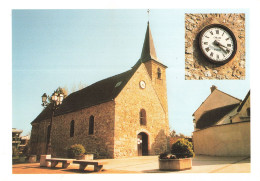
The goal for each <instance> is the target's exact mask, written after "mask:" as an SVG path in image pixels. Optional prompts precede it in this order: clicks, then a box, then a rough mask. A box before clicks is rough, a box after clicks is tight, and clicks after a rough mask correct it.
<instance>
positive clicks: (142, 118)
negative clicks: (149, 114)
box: [140, 109, 146, 125]
mask: <svg viewBox="0 0 260 181" xmlns="http://www.w3.org/2000/svg"><path fill="white" fill-rule="evenodd" d="M140 124H141V125H146V112H145V110H144V109H141V111H140Z"/></svg>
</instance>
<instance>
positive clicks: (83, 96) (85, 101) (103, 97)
mask: <svg viewBox="0 0 260 181" xmlns="http://www.w3.org/2000/svg"><path fill="white" fill-rule="evenodd" d="M135 70H136V69H131V70H129V71H126V72H123V73H121V74H118V75H115V76H112V77H109V78H107V79H104V80H101V81H98V82H96V83H94V84H92V85H90V86H88V87H86V88H84V89H81V90H79V91H77V92H74V93H72V94H70V95H69V96H68V97H67V98H66V99H64V101H63V103H62V104H61V106H60V107H59V109H57V111H56V112H55V116H57V115H61V114H65V113H69V112H73V111H76V110H79V109H83V108H87V107H91V106H94V105H98V104H101V103H104V102H108V101H111V100H113V99H114V98H115V97H116V96H117V95H118V94H119V93H120V92H121V90H122V89H123V88H124V86H125V85H126V83H127V82H128V81H129V79H130V78H131V77H132V75H133V74H134V72H135Z"/></svg>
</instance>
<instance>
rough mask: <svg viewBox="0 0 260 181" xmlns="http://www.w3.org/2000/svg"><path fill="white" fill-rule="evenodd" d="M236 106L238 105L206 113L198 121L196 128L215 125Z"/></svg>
mask: <svg viewBox="0 0 260 181" xmlns="http://www.w3.org/2000/svg"><path fill="white" fill-rule="evenodd" d="M238 106H239V103H238V104H231V105H227V106H224V107H219V108H216V109H212V110H209V111H206V112H205V113H203V114H202V116H201V117H200V118H199V119H198V121H197V123H196V128H198V129H203V128H207V127H210V126H213V125H215V124H216V123H217V122H218V121H219V120H220V119H222V118H223V117H224V116H226V115H227V114H228V113H230V112H231V111H232V110H233V109H235V108H237V107H238Z"/></svg>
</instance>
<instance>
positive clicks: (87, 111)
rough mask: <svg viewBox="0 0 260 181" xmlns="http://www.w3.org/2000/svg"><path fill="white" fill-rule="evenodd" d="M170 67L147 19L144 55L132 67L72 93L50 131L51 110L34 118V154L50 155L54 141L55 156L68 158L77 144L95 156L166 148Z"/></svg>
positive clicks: (144, 152) (118, 155)
mask: <svg viewBox="0 0 260 181" xmlns="http://www.w3.org/2000/svg"><path fill="white" fill-rule="evenodd" d="M166 68H167V66H165V65H164V64H162V63H161V62H160V61H159V60H158V59H157V56H156V52H155V47H154V43H153V39H152V34H151V30H150V27H149V22H148V25H147V30H146V35H145V40H144V44H143V49H142V54H141V58H140V59H139V60H138V61H137V62H136V63H135V64H134V66H133V67H132V68H131V69H130V70H128V71H126V72H123V73H121V74H118V75H115V76H112V77H109V78H106V79H104V80H101V81H98V82H96V83H94V84H92V85H90V86H88V87H86V88H83V89H81V90H79V91H77V92H73V93H71V94H70V95H68V96H67V97H66V98H65V99H64V101H63V103H62V105H60V107H59V108H58V109H57V110H56V111H55V113H54V117H53V121H52V126H51V131H50V129H48V127H49V125H50V118H51V112H50V111H49V110H48V109H46V108H45V109H44V110H43V111H42V112H41V113H40V114H39V115H38V116H37V117H36V118H35V120H34V121H32V123H31V125H32V131H31V146H32V150H31V151H32V154H36V155H41V154H46V145H47V144H48V142H49V140H51V146H52V152H51V154H52V155H53V156H56V157H66V156H67V149H68V147H69V146H71V145H73V144H82V145H83V146H84V147H85V149H86V152H87V153H93V154H94V155H95V157H96V158H121V157H131V156H141V155H155V154H159V153H161V152H163V151H166V149H168V148H169V145H168V139H167V138H168V135H169V121H168V105H167V89H166ZM48 130H49V131H48ZM50 138H51V139H50Z"/></svg>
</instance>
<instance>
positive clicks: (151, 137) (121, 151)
mask: <svg viewBox="0 0 260 181" xmlns="http://www.w3.org/2000/svg"><path fill="white" fill-rule="evenodd" d="M162 77H165V76H162ZM141 80H143V81H145V83H146V87H145V89H142V88H140V86H139V82H140V81H141ZM164 81H165V80H164ZM164 89H166V87H164ZM115 102H116V111H115V115H116V116H115V158H118V157H129V156H137V155H138V152H137V135H138V134H139V133H140V132H144V133H146V134H147V135H148V152H149V155H154V154H159V153H161V152H163V151H165V150H166V149H167V135H168V134H169V122H168V119H167V117H166V112H165V111H164V109H163V106H162V104H161V102H160V100H159V98H158V96H157V94H156V91H155V89H154V87H153V86H152V82H151V79H150V77H149V74H148V73H147V70H146V68H145V66H144V64H142V65H140V67H139V68H138V70H137V71H136V73H135V74H134V75H133V77H132V78H131V79H130V81H129V82H128V83H127V85H126V86H125V87H124V89H123V90H122V92H121V93H120V94H119V95H118V97H117V98H116V99H115ZM141 109H145V111H146V118H147V124H146V125H140V117H139V112H140V110H141Z"/></svg>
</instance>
